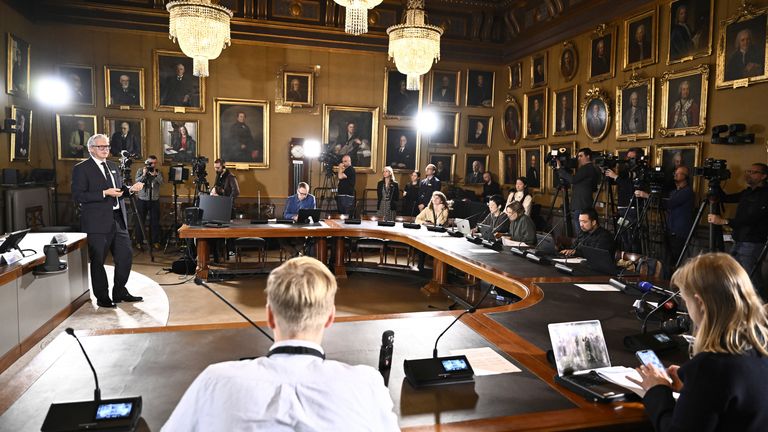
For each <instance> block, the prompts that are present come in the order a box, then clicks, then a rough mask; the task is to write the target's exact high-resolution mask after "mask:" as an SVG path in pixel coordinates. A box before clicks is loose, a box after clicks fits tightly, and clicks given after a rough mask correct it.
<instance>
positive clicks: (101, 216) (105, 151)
mask: <svg viewBox="0 0 768 432" xmlns="http://www.w3.org/2000/svg"><path fill="white" fill-rule="evenodd" d="M109 148H110V146H109V137H108V136H106V135H103V134H96V135H93V136H92V137H90V138H89V139H88V153H90V155H91V157H90V158H88V159H86V160H84V161H82V162H80V163H79V164H77V165H75V168H74V169H73V170H72V198H73V199H74V200H75V203H77V204H78V205H79V206H80V229H81V230H82V231H83V232H84V233H86V234H88V255H89V256H90V260H91V289H92V290H93V295H94V297H96V304H97V305H98V306H99V307H106V308H113V307H115V303H119V302H121V301H126V302H135V301H141V300H142V298H141V297H136V296H132V295H131V294H130V293H129V292H128V290H127V289H126V288H125V284H126V282H128V276H129V275H130V274H131V261H132V258H133V257H132V251H131V238H130V237H129V236H128V217H127V214H126V211H125V204H124V203H123V199H124V198H125V197H127V196H128V195H129V194H132V193H134V192H138V191H140V190H141V189H142V188H143V187H144V183H141V182H136V183H134V184H133V186H131V187H130V188H128V186H126V185H124V184H123V178H122V176H121V174H120V172H119V171H118V169H117V166H116V165H115V163H114V162H111V161H108V160H107V157H108V156H109ZM107 252H112V259H113V260H114V261H115V284H114V286H113V287H112V298H111V299H110V298H109V282H108V281H107V273H106V272H105V271H104V260H105V259H106V258H107Z"/></svg>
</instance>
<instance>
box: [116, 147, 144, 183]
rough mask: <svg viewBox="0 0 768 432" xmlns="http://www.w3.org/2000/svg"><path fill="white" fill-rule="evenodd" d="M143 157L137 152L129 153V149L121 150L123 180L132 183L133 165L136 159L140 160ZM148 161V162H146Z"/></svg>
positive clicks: (120, 167) (120, 164)
mask: <svg viewBox="0 0 768 432" xmlns="http://www.w3.org/2000/svg"><path fill="white" fill-rule="evenodd" d="M139 159H141V157H140V156H139V155H137V154H133V153H128V150H121V151H120V160H119V169H120V174H121V175H122V176H123V181H126V180H127V182H126V183H129V184H130V183H131V165H132V164H133V161H134V160H139ZM145 163H146V162H145Z"/></svg>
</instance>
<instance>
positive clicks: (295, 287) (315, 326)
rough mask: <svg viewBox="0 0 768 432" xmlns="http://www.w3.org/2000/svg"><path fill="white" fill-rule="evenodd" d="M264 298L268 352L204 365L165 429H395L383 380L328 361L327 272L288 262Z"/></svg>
mask: <svg viewBox="0 0 768 432" xmlns="http://www.w3.org/2000/svg"><path fill="white" fill-rule="evenodd" d="M266 294H267V307H266V312H267V324H268V325H269V327H270V328H271V329H272V330H273V332H274V335H275V343H274V344H273V345H272V347H271V348H270V349H269V353H268V354H267V355H266V356H264V357H259V358H257V359H254V360H246V361H232V362H224V363H217V364H213V365H210V366H208V367H207V368H206V369H205V370H204V371H203V372H202V373H201V374H200V375H199V376H198V377H197V378H196V379H195V381H194V382H193V383H192V385H191V386H190V387H189V389H187V391H186V393H184V396H183V397H182V398H181V401H180V402H179V404H178V406H176V409H175V410H174V411H173V414H171V417H170V418H169V419H168V422H167V423H166V424H165V425H164V426H163V429H162V430H163V431H192V430H201V431H242V430H257V429H258V430H355V431H358V430H359V431H394V430H399V428H398V426H397V416H396V415H395V414H394V412H393V410H392V407H393V404H392V399H391V398H390V396H389V391H388V390H387V388H386V387H385V386H384V381H383V378H382V377H381V374H379V373H378V372H377V371H376V370H375V369H373V368H372V367H370V366H363V365H358V366H351V365H348V364H345V363H341V362H338V361H334V360H325V354H324V352H323V348H322V347H321V346H320V343H321V342H322V339H323V332H324V331H325V329H326V328H328V327H330V326H331V324H333V319H334V315H335V313H336V308H335V306H334V298H335V295H336V278H335V277H334V276H333V274H331V272H330V271H329V270H328V268H327V267H326V266H325V265H323V264H322V263H321V262H320V261H318V260H316V259H314V258H309V257H300V258H294V259H292V260H289V261H286V262H285V263H283V264H282V265H281V266H280V267H278V268H276V269H275V270H273V271H272V272H271V273H270V275H269V278H268V279H267V288H266ZM275 407H280V409H275Z"/></svg>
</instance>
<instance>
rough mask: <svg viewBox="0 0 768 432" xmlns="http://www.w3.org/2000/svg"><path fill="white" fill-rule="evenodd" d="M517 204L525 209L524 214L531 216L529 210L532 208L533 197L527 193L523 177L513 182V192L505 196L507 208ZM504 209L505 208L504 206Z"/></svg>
mask: <svg viewBox="0 0 768 432" xmlns="http://www.w3.org/2000/svg"><path fill="white" fill-rule="evenodd" d="M515 201H517V202H519V203H521V204H522V205H523V208H524V209H525V214H527V215H528V216H530V215H531V208H532V207H533V196H532V195H531V193H530V192H529V191H528V179H527V178H525V177H518V178H517V179H516V180H515V190H514V191H510V193H509V195H508V196H507V204H506V205H507V206H508V205H510V204H512V203H513V202H515ZM504 207H505V208H506V206H504Z"/></svg>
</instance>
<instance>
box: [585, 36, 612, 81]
mask: <svg viewBox="0 0 768 432" xmlns="http://www.w3.org/2000/svg"><path fill="white" fill-rule="evenodd" d="M615 66H616V28H615V27H611V26H607V25H605V24H601V25H600V26H598V28H597V30H595V32H594V33H593V34H592V38H591V39H590V49H589V82H597V81H603V80H606V79H609V78H613V76H614V74H615Z"/></svg>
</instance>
